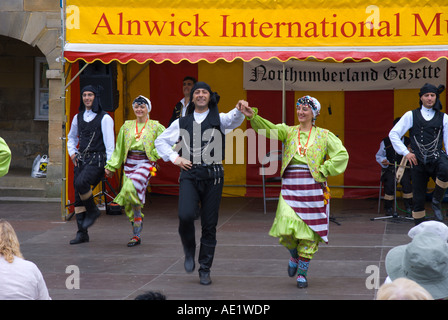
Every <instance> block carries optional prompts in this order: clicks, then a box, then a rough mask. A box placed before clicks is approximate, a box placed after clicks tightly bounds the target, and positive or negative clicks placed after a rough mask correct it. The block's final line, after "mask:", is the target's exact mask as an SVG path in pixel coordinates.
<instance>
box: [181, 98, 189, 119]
mask: <svg viewBox="0 0 448 320" xmlns="http://www.w3.org/2000/svg"><path fill="white" fill-rule="evenodd" d="M180 103H182V108H181V110H180V116H181V117H185V113H186V112H187V106H186V105H185V98H182V100H180Z"/></svg>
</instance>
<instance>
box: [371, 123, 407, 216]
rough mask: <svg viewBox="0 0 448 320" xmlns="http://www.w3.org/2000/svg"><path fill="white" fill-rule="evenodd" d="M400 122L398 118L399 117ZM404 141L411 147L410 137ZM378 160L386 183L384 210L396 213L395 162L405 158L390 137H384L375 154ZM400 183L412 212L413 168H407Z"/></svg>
mask: <svg viewBox="0 0 448 320" xmlns="http://www.w3.org/2000/svg"><path fill="white" fill-rule="evenodd" d="M397 122H398V119H397ZM402 141H403V143H404V144H405V145H406V146H407V147H408V148H409V147H410V144H411V140H410V139H409V138H408V137H406V136H405V137H403V138H402ZM375 159H376V161H377V162H378V163H379V165H380V166H381V181H382V182H383V184H384V210H385V211H386V213H387V214H388V215H393V213H394V208H393V207H394V200H395V201H396V199H395V182H397V183H398V181H396V178H395V176H396V172H397V170H396V169H395V164H397V165H399V164H400V163H401V160H402V159H403V156H402V155H399V154H397V153H396V152H395V150H394V148H393V146H392V142H391V141H390V138H389V137H386V138H384V139H383V140H382V141H381V143H380V148H379V149H378V152H377V153H376V155H375ZM384 160H387V161H388V162H389V163H390V164H389V165H384V164H383V163H382V162H383V161H384ZM400 184H401V186H402V188H403V202H404V206H405V210H406V212H407V213H409V214H411V213H412V198H413V195H412V183H411V170H410V168H405V169H404V172H403V176H402V177H401V179H400Z"/></svg>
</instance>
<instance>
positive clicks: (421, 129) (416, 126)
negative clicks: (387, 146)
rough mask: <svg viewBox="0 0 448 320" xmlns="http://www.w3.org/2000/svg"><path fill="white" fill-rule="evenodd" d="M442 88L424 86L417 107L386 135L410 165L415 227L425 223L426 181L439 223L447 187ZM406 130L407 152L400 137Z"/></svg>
mask: <svg viewBox="0 0 448 320" xmlns="http://www.w3.org/2000/svg"><path fill="white" fill-rule="evenodd" d="M444 90H445V87H444V86H443V85H440V86H439V87H435V86H434V85H432V84H428V83H426V84H425V85H424V86H423V87H422V88H421V89H420V92H419V96H420V107H419V108H417V109H415V110H412V111H408V112H406V113H405V114H404V115H403V117H402V118H401V119H400V121H398V123H397V124H396V125H395V126H394V127H393V128H392V130H391V131H390V133H389V138H390V140H391V142H392V145H393V147H394V149H395V151H396V152H397V153H399V154H401V155H403V156H405V157H406V158H407V160H408V163H409V164H411V165H412V169H411V176H412V189H413V194H414V210H413V212H412V216H413V218H414V221H415V224H419V223H421V222H423V221H425V219H426V218H425V217H426V212H425V199H426V189H427V184H428V181H429V178H432V179H433V180H434V181H435V184H436V186H435V190H434V193H433V196H432V209H433V211H434V215H435V218H436V220H438V221H443V214H442V200H443V196H444V195H445V190H446V188H447V187H448V157H447V155H446V153H445V151H444V150H442V147H443V146H445V150H447V146H448V116H447V114H445V113H442V112H440V110H441V109H442V104H441V103H440V99H439V96H440V94H441V93H442V92H443V91H444ZM408 130H409V138H410V139H411V150H412V151H411V152H410V151H409V150H408V149H407V148H406V146H405V145H404V144H403V142H401V140H400V138H401V137H402V136H403V135H404V134H405V133H406V131H408Z"/></svg>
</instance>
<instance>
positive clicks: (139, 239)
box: [128, 236, 142, 247]
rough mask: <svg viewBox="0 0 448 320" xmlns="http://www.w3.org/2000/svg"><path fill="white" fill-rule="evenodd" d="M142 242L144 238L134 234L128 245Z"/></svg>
mask: <svg viewBox="0 0 448 320" xmlns="http://www.w3.org/2000/svg"><path fill="white" fill-rule="evenodd" d="M141 242H142V239H141V238H140V237H137V236H134V237H132V239H131V240H130V241H129V242H128V247H135V246H137V245H139V244H140V243H141Z"/></svg>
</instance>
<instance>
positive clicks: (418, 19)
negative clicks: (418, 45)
mask: <svg viewBox="0 0 448 320" xmlns="http://www.w3.org/2000/svg"><path fill="white" fill-rule="evenodd" d="M440 15H441V13H440V12H439V13H436V14H435V16H434V18H433V19H432V21H431V24H430V25H429V27H426V25H425V23H424V22H423V20H422V18H421V17H420V14H418V13H413V16H414V17H415V20H414V21H415V26H414V34H413V36H416V37H419V36H420V35H419V34H418V30H417V28H418V26H420V27H421V29H422V30H423V32H424V33H425V35H426V36H427V35H428V33H429V31H430V30H431V29H432V27H433V24H434V22H435V29H436V32H435V33H434V35H435V36H441V35H442V34H441V33H440V27H441V24H440Z"/></svg>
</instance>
